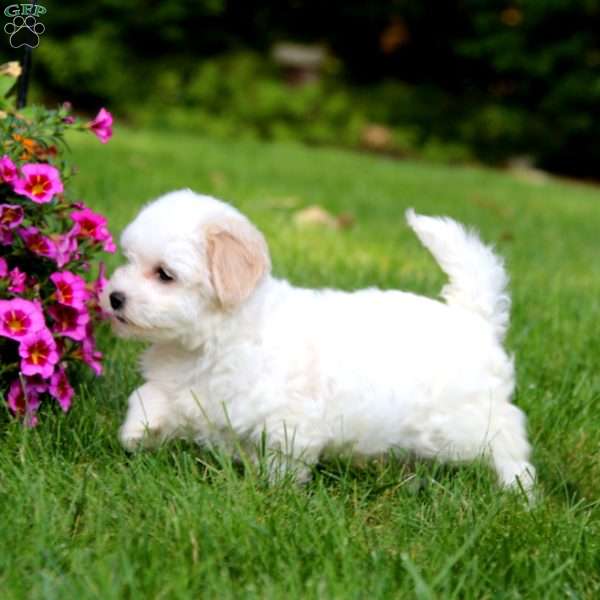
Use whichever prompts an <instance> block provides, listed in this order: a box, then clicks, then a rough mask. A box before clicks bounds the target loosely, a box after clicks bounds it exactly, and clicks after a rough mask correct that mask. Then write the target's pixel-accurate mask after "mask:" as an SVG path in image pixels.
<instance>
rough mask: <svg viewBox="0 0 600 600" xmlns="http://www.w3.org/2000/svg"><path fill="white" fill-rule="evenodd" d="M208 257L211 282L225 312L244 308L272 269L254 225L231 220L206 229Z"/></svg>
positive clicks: (265, 248) (263, 244) (265, 245)
mask: <svg viewBox="0 0 600 600" xmlns="http://www.w3.org/2000/svg"><path fill="white" fill-rule="evenodd" d="M206 256H207V260H208V269H209V271H210V277H211V281H212V284H213V287H214V290H215V293H216V296H217V300H218V301H219V304H220V305H221V306H222V307H223V308H233V307H235V306H238V305H240V304H241V303H242V302H244V300H246V299H247V298H248V297H249V296H250V294H251V293H252V292H253V291H254V288H255V287H256V285H257V284H258V282H259V281H260V280H261V279H262V277H263V276H264V275H265V274H266V273H268V272H269V270H270V269H271V260H270V258H269V250H268V248H267V244H266V242H265V239H264V238H263V236H262V234H261V233H260V231H258V229H256V228H255V227H254V226H253V225H252V224H250V223H249V222H246V221H243V220H241V219H240V220H237V219H229V220H227V221H223V222H218V223H212V224H211V225H209V226H208V227H207V228H206Z"/></svg>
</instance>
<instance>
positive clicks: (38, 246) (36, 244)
mask: <svg viewBox="0 0 600 600" xmlns="http://www.w3.org/2000/svg"><path fill="white" fill-rule="evenodd" d="M19 235H20V236H21V238H22V239H23V241H24V242H25V245H26V246H27V248H28V249H29V250H30V251H31V252H33V253H34V254H37V255H38V256H45V257H47V258H52V259H56V256H57V253H58V252H57V249H56V244H55V243H54V242H53V241H52V240H51V239H50V238H49V237H46V236H45V235H42V234H41V233H40V231H39V229H38V228H37V227H24V228H23V229H19Z"/></svg>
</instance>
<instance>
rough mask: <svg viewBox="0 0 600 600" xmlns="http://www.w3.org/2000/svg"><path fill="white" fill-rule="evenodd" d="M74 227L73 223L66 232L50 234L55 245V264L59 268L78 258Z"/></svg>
mask: <svg viewBox="0 0 600 600" xmlns="http://www.w3.org/2000/svg"><path fill="white" fill-rule="evenodd" d="M76 228H77V225H75V226H74V227H73V229H71V231H69V232H68V233H65V234H63V235H54V236H52V239H53V241H54V244H55V246H56V264H57V265H58V266H59V267H60V268H62V267H64V266H65V265H66V264H67V263H69V262H71V261H72V260H75V259H77V258H79V252H78V250H79V248H78V246H77V238H76Z"/></svg>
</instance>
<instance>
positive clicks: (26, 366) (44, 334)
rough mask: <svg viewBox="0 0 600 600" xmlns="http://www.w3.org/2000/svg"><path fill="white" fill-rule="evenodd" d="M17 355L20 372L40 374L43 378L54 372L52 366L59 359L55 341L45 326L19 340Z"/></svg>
mask: <svg viewBox="0 0 600 600" xmlns="http://www.w3.org/2000/svg"><path fill="white" fill-rule="evenodd" d="M19 356H20V357H21V372H22V373H23V374H24V375H41V376H42V377H43V378H44V379H48V378H49V377H50V376H51V375H52V373H54V366H55V365H56V364H57V363H58V361H59V359H60V356H59V355H58V352H57V348H56V342H55V341H54V338H53V337H52V334H51V333H50V332H49V331H48V330H47V329H46V328H44V329H41V330H40V331H38V332H36V333H33V334H31V335H29V336H27V337H26V338H25V339H23V340H22V341H21V343H20V345H19Z"/></svg>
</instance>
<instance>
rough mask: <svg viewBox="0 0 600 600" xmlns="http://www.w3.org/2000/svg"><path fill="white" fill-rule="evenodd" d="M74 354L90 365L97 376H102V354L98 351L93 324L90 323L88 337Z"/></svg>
mask: <svg viewBox="0 0 600 600" xmlns="http://www.w3.org/2000/svg"><path fill="white" fill-rule="evenodd" d="M74 354H75V357H76V358H79V359H80V360H82V361H83V362H84V363H85V364H86V365H88V366H89V367H90V368H91V369H92V371H94V373H96V375H102V363H101V360H102V353H101V352H99V351H98V350H96V340H95V339H94V336H93V333H92V326H91V323H88V326H87V331H86V337H85V338H84V339H83V341H82V342H81V346H80V347H79V348H77V349H76V350H75V352H74Z"/></svg>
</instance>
